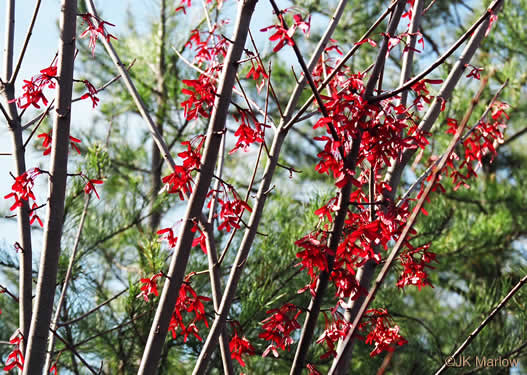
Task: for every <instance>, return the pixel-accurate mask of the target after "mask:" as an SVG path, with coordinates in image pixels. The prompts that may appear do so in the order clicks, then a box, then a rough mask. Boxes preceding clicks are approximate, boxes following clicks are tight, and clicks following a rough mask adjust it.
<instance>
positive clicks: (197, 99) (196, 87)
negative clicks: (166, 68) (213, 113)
mask: <svg viewBox="0 0 527 375" xmlns="http://www.w3.org/2000/svg"><path fill="white" fill-rule="evenodd" d="M182 82H183V83H184V84H185V85H187V86H188V87H190V88H191V89H187V88H184V89H182V90H181V92H182V93H183V94H184V95H188V96H189V98H188V99H187V100H185V101H183V102H182V103H181V105H182V106H183V107H184V108H185V117H186V119H187V120H189V121H190V120H194V119H196V118H198V115H200V116H202V117H204V118H209V117H210V110H211V108H212V106H213V104H214V100H215V99H216V95H215V93H216V85H215V83H214V78H212V77H211V76H209V75H205V74H202V75H200V76H199V77H198V79H184V80H183V81H182Z"/></svg>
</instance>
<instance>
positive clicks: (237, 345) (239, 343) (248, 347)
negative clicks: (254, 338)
mask: <svg viewBox="0 0 527 375" xmlns="http://www.w3.org/2000/svg"><path fill="white" fill-rule="evenodd" d="M231 325H232V326H233V329H234V334H233V335H232V337H231V341H230V342H229V350H230V352H231V358H232V359H235V360H237V361H238V363H239V364H240V366H242V367H245V366H246V364H245V361H244V360H243V358H242V356H244V355H254V354H255V350H254V347H253V346H252V344H251V343H250V342H249V340H247V337H245V336H243V335H242V336H240V335H239V334H238V331H240V330H241V325H240V323H239V322H237V321H234V322H232V323H231Z"/></svg>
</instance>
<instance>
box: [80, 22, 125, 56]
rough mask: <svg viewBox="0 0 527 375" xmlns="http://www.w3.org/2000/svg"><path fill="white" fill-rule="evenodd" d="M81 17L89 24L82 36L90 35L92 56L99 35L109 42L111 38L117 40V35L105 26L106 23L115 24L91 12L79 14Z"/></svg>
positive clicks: (89, 44)
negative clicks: (109, 31)
mask: <svg viewBox="0 0 527 375" xmlns="http://www.w3.org/2000/svg"><path fill="white" fill-rule="evenodd" d="M79 17H81V18H82V21H83V22H84V23H85V24H86V26H88V27H87V29H86V30H84V31H83V33H82V34H81V35H80V37H81V38H84V37H85V36H86V35H90V42H89V43H88V46H89V48H90V49H91V53H92V56H94V55H95V43H96V42H97V39H99V36H101V37H103V38H104V39H106V41H107V42H109V41H110V39H111V38H113V39H115V40H117V38H116V37H115V36H113V35H112V34H110V33H108V32H107V31H106V27H105V25H108V26H115V25H114V24H112V23H110V22H106V21H102V20H100V19H99V18H98V17H96V16H94V15H93V14H90V13H83V14H79ZM96 25H97V26H96Z"/></svg>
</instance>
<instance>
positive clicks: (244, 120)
mask: <svg viewBox="0 0 527 375" xmlns="http://www.w3.org/2000/svg"><path fill="white" fill-rule="evenodd" d="M234 119H235V120H236V121H238V122H239V123H240V126H238V129H237V130H236V132H235V133H234V136H236V137H238V139H237V141H236V146H234V148H233V149H232V150H231V151H230V152H229V154H232V153H234V152H236V151H237V150H239V149H242V150H243V151H245V152H247V150H248V149H249V146H250V145H252V144H253V143H262V142H263V141H264V130H265V128H266V125H264V124H261V123H259V122H258V121H257V120H256V117H255V116H254V115H253V114H252V113H251V112H249V111H247V110H242V109H238V116H234ZM251 122H252V123H253V124H254V128H253V127H251Z"/></svg>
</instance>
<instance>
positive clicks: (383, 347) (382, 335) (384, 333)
mask: <svg viewBox="0 0 527 375" xmlns="http://www.w3.org/2000/svg"><path fill="white" fill-rule="evenodd" d="M364 320H365V321H364V322H362V323H360V324H359V331H366V330H369V333H368V334H367V335H366V337H365V338H364V337H362V339H363V340H364V342H365V343H366V344H369V345H374V347H375V348H374V349H373V350H372V351H371V353H370V356H371V357H375V356H376V355H378V354H381V353H382V352H383V351H387V352H393V351H394V350H395V347H396V346H402V345H405V344H407V343H408V341H406V340H405V339H404V338H403V337H402V336H401V335H400V333H399V330H400V329H399V326H397V325H394V324H393V323H392V319H391V317H390V315H389V314H388V312H387V311H386V310H385V309H370V310H368V311H366V315H365V316H364Z"/></svg>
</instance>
